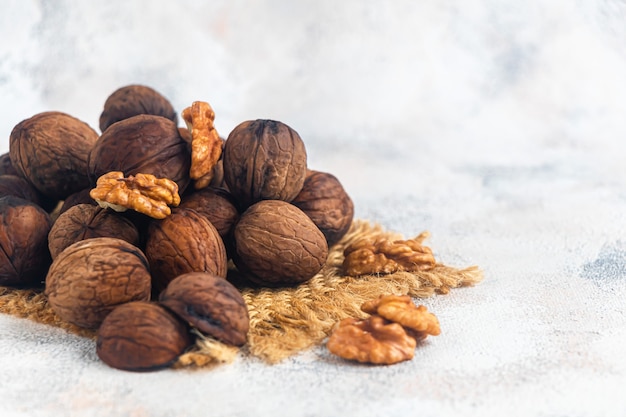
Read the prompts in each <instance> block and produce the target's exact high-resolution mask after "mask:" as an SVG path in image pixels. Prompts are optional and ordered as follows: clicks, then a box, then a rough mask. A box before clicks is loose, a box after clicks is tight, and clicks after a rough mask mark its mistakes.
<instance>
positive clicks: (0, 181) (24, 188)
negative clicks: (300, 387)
mask: <svg viewBox="0 0 626 417" xmlns="http://www.w3.org/2000/svg"><path fill="white" fill-rule="evenodd" d="M7 195H12V196H14V197H19V198H23V199H24V200H28V201H31V202H33V203H35V204H37V205H38V206H41V204H40V201H39V193H38V192H37V190H36V189H35V187H33V186H32V185H30V183H29V182H28V181H27V180H25V179H24V178H22V177H18V176H16V175H0V197H4V196H7Z"/></svg>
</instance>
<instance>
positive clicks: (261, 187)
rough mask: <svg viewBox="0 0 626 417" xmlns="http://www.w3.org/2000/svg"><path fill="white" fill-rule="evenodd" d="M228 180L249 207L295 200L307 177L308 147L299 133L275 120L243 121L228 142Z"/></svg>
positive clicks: (241, 200)
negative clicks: (264, 201)
mask: <svg viewBox="0 0 626 417" xmlns="http://www.w3.org/2000/svg"><path fill="white" fill-rule="evenodd" d="M223 160H224V180H225V182H226V184H227V186H228V189H229V191H230V192H231V193H232V194H233V196H234V197H235V199H236V200H237V201H238V202H239V203H240V204H241V206H242V207H243V208H246V207H248V206H250V205H252V204H254V203H256V202H257V201H260V200H283V201H291V200H293V199H294V198H295V197H296V196H297V195H298V193H299V192H300V190H301V189H302V185H303V184H304V178H305V177H306V163H307V162H306V161H307V155H306V149H305V147H304V143H303V142H302V139H300V136H299V135H298V133H297V132H296V131H295V130H293V129H292V128H290V127H289V126H287V125H286V124H284V123H281V122H277V121H274V120H254V121H247V122H243V123H241V124H239V125H238V126H237V127H235V129H234V130H233V131H232V132H231V133H230V135H228V139H227V140H226V144H225V145H224V154H223Z"/></svg>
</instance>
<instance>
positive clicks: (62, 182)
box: [9, 112, 98, 200]
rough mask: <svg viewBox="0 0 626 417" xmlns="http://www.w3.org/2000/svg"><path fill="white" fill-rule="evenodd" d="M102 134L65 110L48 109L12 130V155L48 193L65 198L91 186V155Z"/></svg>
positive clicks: (27, 175) (14, 162) (19, 167)
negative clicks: (88, 163) (88, 166)
mask: <svg viewBox="0 0 626 417" xmlns="http://www.w3.org/2000/svg"><path fill="white" fill-rule="evenodd" d="M97 139H98V134H97V133H96V131H95V130H93V129H92V128H91V127H89V125H87V124H86V123H84V122H82V121H80V120H78V119H76V118H75V117H72V116H70V115H68V114H65V113H61V112H44V113H39V114H36V115H34V116H33V117H31V118H29V119H26V120H23V121H22V122H20V123H18V124H17V126H15V127H14V128H13V130H12V131H11V138H10V141H9V155H10V157H11V163H12V165H13V167H14V168H15V169H16V170H17V172H18V173H19V174H20V175H21V176H22V177H24V178H26V179H28V181H29V182H30V183H31V184H32V185H33V186H34V187H35V188H36V189H37V190H39V191H40V192H41V193H43V194H44V195H46V196H48V197H51V198H54V199H57V200H63V199H64V198H65V197H67V196H68V195H70V194H72V193H74V192H76V191H79V190H81V189H83V188H86V187H88V186H89V177H88V175H87V158H88V156H89V152H90V151H91V148H92V147H93V145H94V144H95V143H96V140H97Z"/></svg>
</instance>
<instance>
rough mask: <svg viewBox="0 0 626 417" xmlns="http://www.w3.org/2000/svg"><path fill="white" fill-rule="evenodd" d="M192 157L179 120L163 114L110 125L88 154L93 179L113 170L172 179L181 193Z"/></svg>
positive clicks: (93, 181)
mask: <svg viewBox="0 0 626 417" xmlns="http://www.w3.org/2000/svg"><path fill="white" fill-rule="evenodd" d="M190 164H191V157H190V154H189V150H188V148H187V143H186V142H185V141H184V140H183V139H182V138H181V137H180V135H179V133H178V128H177V127H176V124H175V123H174V122H172V121H171V120H169V119H166V118H164V117H161V116H153V115H139V116H133V117H131V118H128V119H124V120H122V121H119V122H117V123H114V124H113V125H111V126H110V127H109V128H108V129H107V130H105V131H104V133H102V136H100V139H98V141H97V142H96V144H95V146H94V147H93V149H92V151H91V152H90V154H89V175H90V178H91V180H92V183H93V184H95V183H96V180H97V179H98V178H100V177H101V176H102V175H104V174H107V173H109V172H111V171H121V172H123V173H124V176H125V177H128V176H129V175H136V174H138V173H142V174H151V175H154V176H155V177H157V178H167V179H170V180H172V181H174V182H176V184H177V185H178V190H179V193H182V192H183V190H184V189H185V187H186V186H187V184H188V183H189V165H190Z"/></svg>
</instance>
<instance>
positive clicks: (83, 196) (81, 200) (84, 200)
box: [59, 187, 98, 214]
mask: <svg viewBox="0 0 626 417" xmlns="http://www.w3.org/2000/svg"><path fill="white" fill-rule="evenodd" d="M90 192H91V187H89V188H85V189H84V190H80V191H78V192H76V193H74V194H72V195H70V196H68V197H67V198H66V199H65V200H63V204H61V208H60V209H59V214H63V213H65V212H66V211H67V210H69V209H70V208H72V207H74V206H77V205H78V204H90V205H92V206H97V205H98V203H96V201H95V200H94V199H93V198H91V196H90V195H89V193H90Z"/></svg>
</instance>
